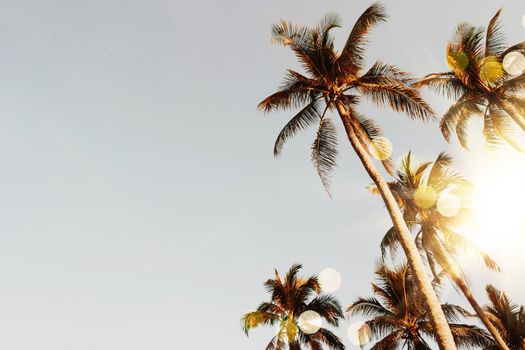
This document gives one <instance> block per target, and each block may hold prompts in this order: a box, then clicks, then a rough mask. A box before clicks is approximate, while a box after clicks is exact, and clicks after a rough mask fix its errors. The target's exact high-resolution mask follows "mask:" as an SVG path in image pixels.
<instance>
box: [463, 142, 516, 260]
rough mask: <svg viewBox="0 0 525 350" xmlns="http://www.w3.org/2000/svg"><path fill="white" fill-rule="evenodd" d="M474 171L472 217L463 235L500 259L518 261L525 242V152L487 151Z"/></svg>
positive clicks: (510, 150) (464, 228) (477, 162)
mask: <svg viewBox="0 0 525 350" xmlns="http://www.w3.org/2000/svg"><path fill="white" fill-rule="evenodd" d="M474 173H475V174H476V176H475V177H474V178H472V182H473V183H474V193H473V198H472V200H471V201H470V202H471V207H472V208H471V209H472V218H471V220H469V221H470V222H468V223H466V225H465V227H463V228H462V230H463V234H465V235H466V236H468V237H469V238H470V239H471V240H472V241H474V243H476V245H477V246H478V247H479V248H481V249H483V250H485V251H487V252H489V253H493V254H496V256H495V257H496V258H498V259H500V261H501V260H507V261H508V262H509V264H511V265H512V264H515V260H514V261H513V259H517V258H519V257H522V254H523V253H522V247H523V245H524V244H525V215H523V201H524V198H525V181H524V177H523V175H524V174H525V155H523V154H521V153H518V152H516V151H514V150H512V149H507V148H505V149H501V150H498V151H492V152H490V153H484V155H482V156H481V157H479V159H478V160H477V161H476V167H475V169H474ZM498 259H497V260H498Z"/></svg>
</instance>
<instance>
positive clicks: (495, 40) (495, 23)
mask: <svg viewBox="0 0 525 350" xmlns="http://www.w3.org/2000/svg"><path fill="white" fill-rule="evenodd" d="M500 14H501V9H499V10H498V12H496V14H495V15H494V17H492V19H491V20H490V22H489V25H488V26H487V34H486V35H485V57H487V56H499V55H501V53H502V52H503V51H505V37H504V35H503V33H502V32H501V22H500V20H499V16H500Z"/></svg>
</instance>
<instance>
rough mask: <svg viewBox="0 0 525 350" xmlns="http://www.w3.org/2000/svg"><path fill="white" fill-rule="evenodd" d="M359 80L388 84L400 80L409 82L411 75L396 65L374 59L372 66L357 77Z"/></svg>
mask: <svg viewBox="0 0 525 350" xmlns="http://www.w3.org/2000/svg"><path fill="white" fill-rule="evenodd" d="M359 81H360V82H363V83H369V84H388V83H393V82H401V83H404V84H410V83H412V82H413V79H412V77H411V76H410V75H409V74H408V73H407V72H404V71H402V70H401V69H399V68H398V67H396V66H393V65H390V64H386V63H384V62H382V61H376V62H375V63H374V64H373V65H372V67H371V68H370V69H369V70H368V71H367V72H366V73H365V74H363V75H362V76H361V77H360V78H359Z"/></svg>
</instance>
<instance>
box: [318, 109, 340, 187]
mask: <svg viewBox="0 0 525 350" xmlns="http://www.w3.org/2000/svg"><path fill="white" fill-rule="evenodd" d="M337 145H338V144H337V132H336V128H335V125H334V124H333V122H332V121H331V120H330V119H328V118H322V119H321V121H320V123H319V129H318V131H317V137H316V139H315V141H314V143H313V144H312V163H313V164H314V167H315V169H316V170H317V174H318V175H319V178H320V179H321V182H322V184H323V186H324V188H325V190H326V192H327V193H328V194H329V195H330V174H331V172H332V170H333V169H334V168H335V166H336V160H337V154H338V152H337Z"/></svg>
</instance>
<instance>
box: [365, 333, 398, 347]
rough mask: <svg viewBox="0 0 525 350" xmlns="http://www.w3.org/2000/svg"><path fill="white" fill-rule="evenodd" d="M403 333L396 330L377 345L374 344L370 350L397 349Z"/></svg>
mask: <svg viewBox="0 0 525 350" xmlns="http://www.w3.org/2000/svg"><path fill="white" fill-rule="evenodd" d="M402 337H403V331H401V330H398V331H395V332H392V333H390V334H389V335H387V336H386V337H384V338H383V339H381V340H380V341H378V342H377V343H375V344H374V345H373V346H372V347H371V348H370V350H391V349H397V348H398V346H399V343H400V342H401V340H402V339H403V338H402Z"/></svg>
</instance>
